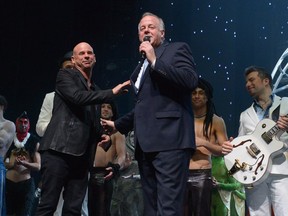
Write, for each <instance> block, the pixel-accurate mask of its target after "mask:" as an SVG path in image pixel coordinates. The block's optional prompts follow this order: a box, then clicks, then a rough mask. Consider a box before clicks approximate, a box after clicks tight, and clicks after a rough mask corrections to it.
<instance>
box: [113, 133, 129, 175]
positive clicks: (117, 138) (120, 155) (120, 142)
mask: <svg viewBox="0 0 288 216" xmlns="http://www.w3.org/2000/svg"><path fill="white" fill-rule="evenodd" d="M112 141H113V142H115V144H116V153H117V158H116V159H115V163H118V164H119V165H120V170H122V169H123V168H124V165H125V159H126V143H125V136H124V135H122V134H120V133H116V134H115V135H114V136H113V138H112Z"/></svg>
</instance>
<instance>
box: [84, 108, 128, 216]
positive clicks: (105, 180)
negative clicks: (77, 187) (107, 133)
mask: <svg viewBox="0 0 288 216" xmlns="http://www.w3.org/2000/svg"><path fill="white" fill-rule="evenodd" d="M101 118H103V119H107V120H113V121H114V120H116V118H117V109H116V106H115V104H114V103H104V104H102V105H101ZM111 142H112V145H111V146H110V148H109V149H108V150H107V151H106V152H105V150H104V149H103V148H101V147H97V150H96V153H95V157H94V163H93V167H92V168H91V170H90V179H89V184H88V212H89V215H98V216H110V204H111V199H112V193H113V185H114V178H115V177H118V176H119V171H120V170H122V169H123V168H124V164H125V158H126V143H125V136H124V135H122V134H120V133H119V132H117V133H115V134H113V135H112V136H111Z"/></svg>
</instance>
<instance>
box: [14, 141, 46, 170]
mask: <svg viewBox="0 0 288 216" xmlns="http://www.w3.org/2000/svg"><path fill="white" fill-rule="evenodd" d="M38 149H39V143H37V146H36V150H35V153H34V156H33V161H32V162H30V161H28V160H26V159H25V158H16V162H17V163H18V164H20V165H23V166H24V167H26V168H28V169H30V170H33V171H39V170H40V168H41V157H40V153H39V152H38Z"/></svg>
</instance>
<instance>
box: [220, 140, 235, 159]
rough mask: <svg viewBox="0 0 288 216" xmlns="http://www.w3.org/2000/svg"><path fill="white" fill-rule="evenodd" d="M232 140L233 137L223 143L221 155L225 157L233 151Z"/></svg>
mask: <svg viewBox="0 0 288 216" xmlns="http://www.w3.org/2000/svg"><path fill="white" fill-rule="evenodd" d="M232 140H233V137H230V138H229V140H227V141H225V142H224V143H223V144H222V154H223V155H227V154H229V153H230V152H231V151H232V150H233V145H232V143H231V142H232Z"/></svg>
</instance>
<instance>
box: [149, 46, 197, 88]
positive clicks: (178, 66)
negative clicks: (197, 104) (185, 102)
mask: <svg viewBox="0 0 288 216" xmlns="http://www.w3.org/2000/svg"><path fill="white" fill-rule="evenodd" d="M162 46H163V47H164V48H163V49H165V51H164V53H163V55H162V56H161V57H160V58H157V59H156V61H155V65H154V68H153V69H154V70H151V72H150V73H152V74H157V75H158V76H161V77H163V78H164V79H161V80H163V81H165V80H167V81H169V84H171V83H173V84H174V86H175V87H177V88H181V89H184V90H189V91H191V90H192V89H194V88H195V87H196V85H197V81H198V75H197V74H196V72H195V63H194V59H193V57H192V53H191V50H190V47H189V46H188V45H187V44H186V43H171V44H169V45H166V44H164V45H162ZM165 46H166V47H165ZM160 48H161V47H160ZM146 54H147V53H146ZM148 57H149V54H147V58H148Z"/></svg>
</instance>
